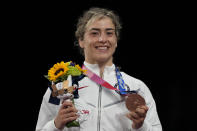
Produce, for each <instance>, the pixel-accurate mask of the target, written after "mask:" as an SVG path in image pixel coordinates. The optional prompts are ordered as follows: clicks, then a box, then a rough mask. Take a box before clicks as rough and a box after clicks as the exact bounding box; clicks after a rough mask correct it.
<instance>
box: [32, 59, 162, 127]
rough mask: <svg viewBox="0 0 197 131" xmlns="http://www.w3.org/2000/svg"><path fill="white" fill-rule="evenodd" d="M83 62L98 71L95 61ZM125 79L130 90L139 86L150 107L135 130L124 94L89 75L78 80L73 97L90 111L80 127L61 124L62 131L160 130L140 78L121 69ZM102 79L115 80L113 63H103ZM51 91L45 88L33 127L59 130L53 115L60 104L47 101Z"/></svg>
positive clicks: (148, 95)
mask: <svg viewBox="0 0 197 131" xmlns="http://www.w3.org/2000/svg"><path fill="white" fill-rule="evenodd" d="M84 65H85V66H86V67H87V68H88V69H89V70H91V71H92V72H94V73H96V74H97V75H99V67H98V65H96V64H94V65H92V64H88V63H86V62H84ZM121 74H122V77H123V79H124V82H125V83H126V84H127V85H128V86H129V88H130V89H131V90H138V89H139V90H140V91H139V93H140V94H141V95H142V96H143V97H144V98H145V101H146V104H147V106H148V107H149V110H148V112H147V115H146V119H145V121H144V124H143V126H142V127H141V128H139V129H138V130H135V129H132V126H131V125H132V121H131V120H130V119H128V118H127V117H126V116H125V115H126V113H128V112H129V111H128V110H127V108H126V106H125V102H124V98H123V97H121V96H120V95H119V94H118V93H117V92H115V91H113V90H109V89H107V88H105V87H101V86H99V85H98V84H96V83H95V82H93V81H91V80H90V79H89V78H88V77H85V78H83V79H82V80H81V81H79V87H84V86H85V87H86V86H87V87H86V88H83V89H80V90H79V99H75V103H76V108H78V107H77V105H78V103H79V104H80V105H81V106H83V107H84V108H85V109H86V110H88V111H89V115H88V117H87V119H86V120H85V121H83V122H81V123H80V127H71V128H66V127H65V128H64V130H63V131H79V130H80V131H162V127H161V124H160V121H159V118H158V114H157V110H156V105H155V101H154V99H153V97H152V95H151V92H150V91H149V89H148V88H147V86H146V85H145V84H144V83H143V82H142V81H140V80H138V79H135V78H133V77H131V76H129V75H127V74H125V73H124V72H121ZM103 79H104V80H105V81H107V82H108V83H110V84H111V85H113V86H114V85H115V84H116V83H117V78H116V73H115V65H112V66H110V67H109V66H108V67H105V69H104V73H103ZM50 95H51V91H50V89H47V91H46V93H45V95H44V97H43V101H42V104H41V108H40V113H39V116H38V121H37V126H36V131H60V130H58V129H57V128H56V127H55V125H54V119H55V117H56V115H57V113H58V111H59V107H60V105H54V104H51V103H49V102H48V101H49V97H50Z"/></svg>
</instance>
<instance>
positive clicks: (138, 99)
mask: <svg viewBox="0 0 197 131" xmlns="http://www.w3.org/2000/svg"><path fill="white" fill-rule="evenodd" d="M142 105H146V102H145V100H144V98H143V97H142V96H141V95H139V94H137V93H131V94H128V97H127V98H126V107H127V109H128V110H129V111H132V112H135V110H136V109H137V107H138V106H142Z"/></svg>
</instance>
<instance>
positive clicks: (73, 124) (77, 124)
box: [66, 121, 80, 128]
mask: <svg viewBox="0 0 197 131" xmlns="http://www.w3.org/2000/svg"><path fill="white" fill-rule="evenodd" d="M79 126H80V124H79V122H78V121H71V122H68V123H67V124H66V127H68V128H69V127H79Z"/></svg>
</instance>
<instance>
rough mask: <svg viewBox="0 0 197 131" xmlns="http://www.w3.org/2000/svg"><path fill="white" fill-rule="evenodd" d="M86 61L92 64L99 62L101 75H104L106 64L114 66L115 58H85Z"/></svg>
mask: <svg viewBox="0 0 197 131" xmlns="http://www.w3.org/2000/svg"><path fill="white" fill-rule="evenodd" d="M85 61H86V62H88V63H90V64H98V66H99V69H100V76H101V77H102V76H103V72H104V69H105V66H112V64H113V62H112V61H113V58H111V59H109V60H108V61H89V60H87V59H86V60H85Z"/></svg>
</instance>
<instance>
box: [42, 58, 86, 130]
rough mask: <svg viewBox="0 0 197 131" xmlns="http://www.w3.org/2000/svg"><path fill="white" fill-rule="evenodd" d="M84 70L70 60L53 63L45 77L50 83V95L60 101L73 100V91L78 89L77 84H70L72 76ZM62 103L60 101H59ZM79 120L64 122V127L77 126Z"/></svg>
mask: <svg viewBox="0 0 197 131" xmlns="http://www.w3.org/2000/svg"><path fill="white" fill-rule="evenodd" d="M84 72H85V70H83V69H81V67H80V66H79V65H76V64H75V63H73V62H72V61H70V62H66V63H65V62H63V61H62V62H61V63H57V64H55V65H54V66H53V67H52V68H50V70H49V71H48V75H46V76H45V77H46V78H47V79H48V80H49V81H50V82H51V83H52V84H51V90H52V93H51V95H52V97H54V98H57V99H60V101H64V100H70V101H72V102H73V104H75V102H74V97H75V96H74V95H75V94H76V93H75V92H77V91H78V87H77V85H73V86H72V77H77V76H81V75H83V73H84ZM61 103H62V102H61ZM79 126H80V124H79V121H77V120H75V121H72V122H69V123H67V124H66V127H79Z"/></svg>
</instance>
